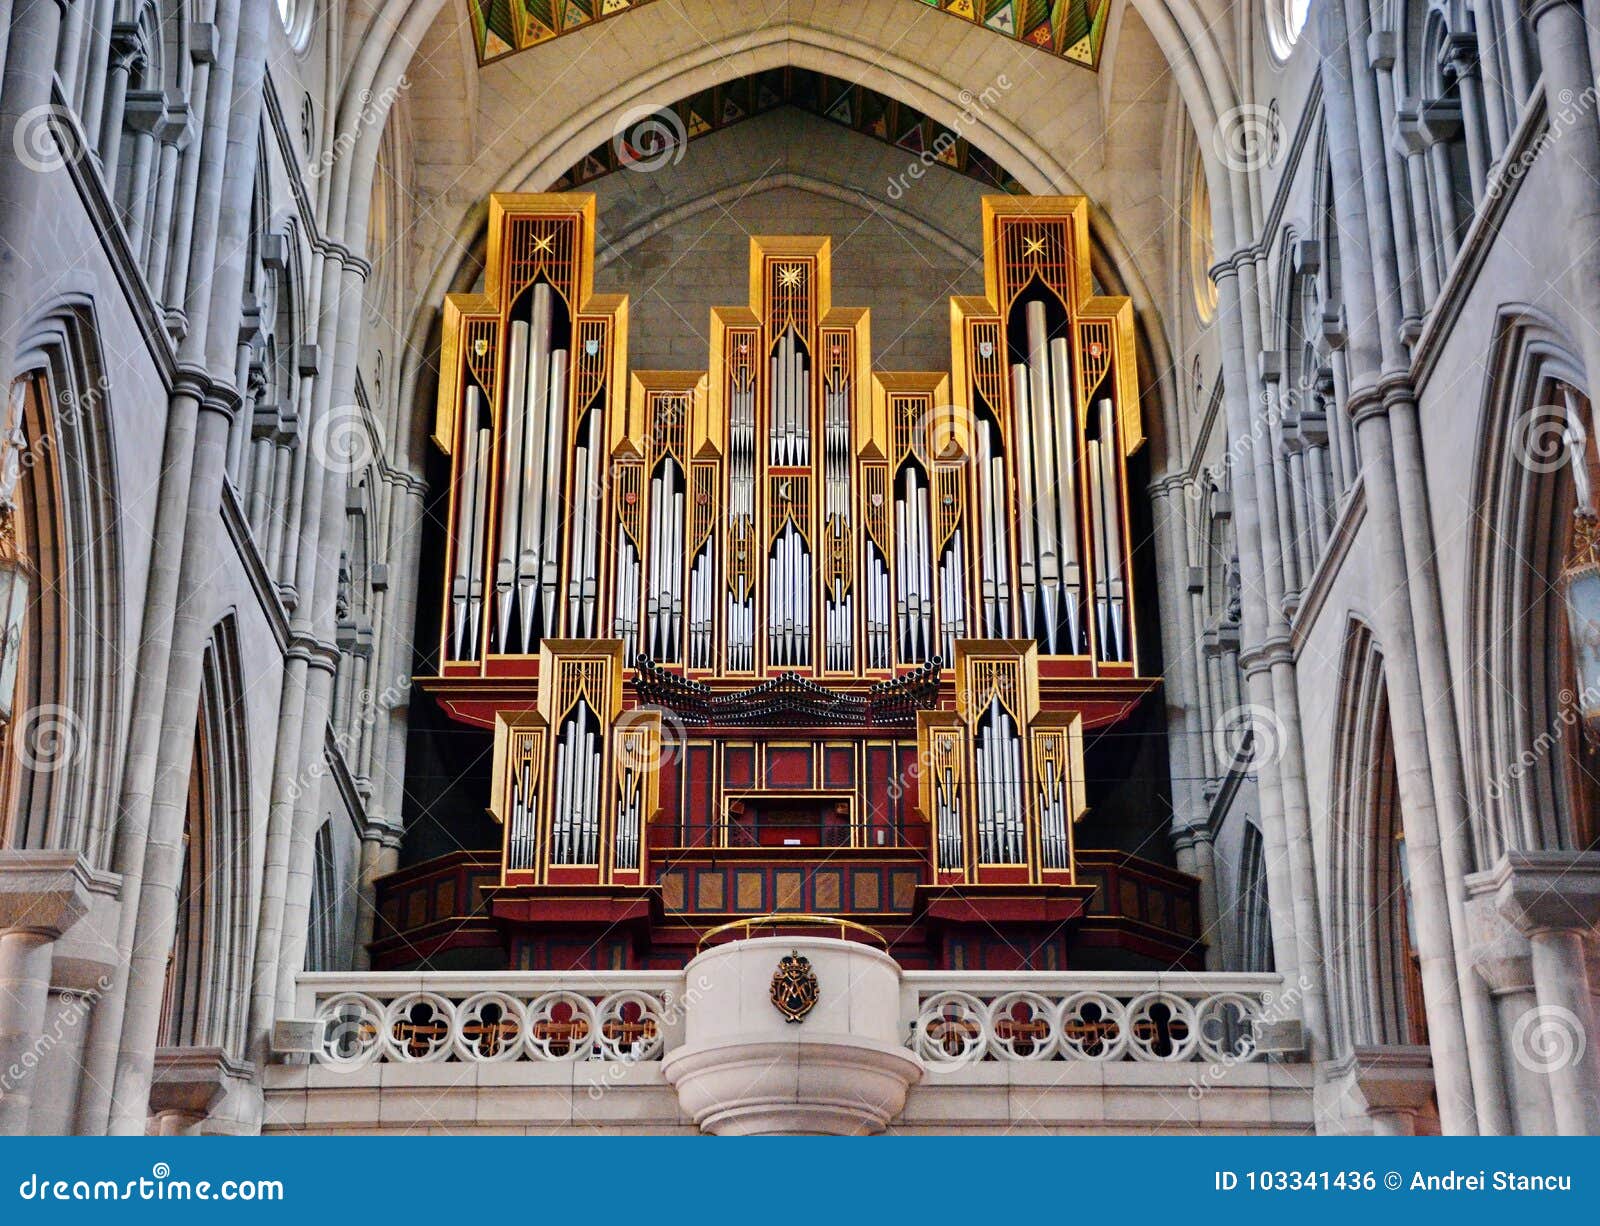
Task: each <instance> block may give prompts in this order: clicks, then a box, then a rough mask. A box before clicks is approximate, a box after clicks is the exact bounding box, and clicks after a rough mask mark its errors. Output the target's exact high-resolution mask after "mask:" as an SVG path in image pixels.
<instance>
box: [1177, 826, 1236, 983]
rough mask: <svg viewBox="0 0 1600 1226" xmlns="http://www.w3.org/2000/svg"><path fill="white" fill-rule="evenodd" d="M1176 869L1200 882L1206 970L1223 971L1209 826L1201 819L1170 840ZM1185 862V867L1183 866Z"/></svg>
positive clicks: (1212, 846) (1201, 924) (1201, 927)
mask: <svg viewBox="0 0 1600 1226" xmlns="http://www.w3.org/2000/svg"><path fill="white" fill-rule="evenodd" d="M1173 849H1174V850H1175V851H1176V852H1177V855H1178V867H1179V868H1180V869H1181V870H1182V871H1183V872H1186V873H1189V874H1191V875H1192V876H1194V877H1196V878H1198V879H1199V881H1200V891H1199V893H1200V917H1199V918H1200V938H1201V940H1203V941H1204V942H1205V943H1206V970H1208V971H1220V970H1224V969H1226V968H1225V963H1224V961H1223V957H1222V946H1221V925H1220V924H1219V922H1218V918H1217V913H1218V907H1217V861H1216V855H1215V850H1216V849H1215V847H1214V845H1213V835H1212V832H1211V827H1210V825H1209V824H1207V823H1206V822H1205V821H1204V820H1203V815H1202V816H1201V819H1200V820H1199V824H1196V825H1190V826H1186V827H1184V828H1183V829H1181V830H1180V831H1178V832H1177V833H1176V835H1175V836H1174V838H1173ZM1186 862H1187V867H1185V863H1186Z"/></svg>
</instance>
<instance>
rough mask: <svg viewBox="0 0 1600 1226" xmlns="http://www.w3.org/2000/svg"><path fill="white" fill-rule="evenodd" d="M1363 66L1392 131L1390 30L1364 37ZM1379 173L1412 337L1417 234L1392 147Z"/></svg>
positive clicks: (1418, 301) (1416, 319) (1417, 321)
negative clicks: (1383, 179)
mask: <svg viewBox="0 0 1600 1226" xmlns="http://www.w3.org/2000/svg"><path fill="white" fill-rule="evenodd" d="M1367 63H1368V64H1369V65H1370V66H1371V69H1372V73H1373V78H1374V80H1376V82H1377V85H1378V110H1379V120H1380V122H1381V123H1382V125H1383V128H1384V130H1386V131H1393V129H1394V122H1395V101H1394V31H1392V30H1382V31H1375V32H1374V33H1371V34H1369V35H1367ZM1383 170H1384V175H1385V176H1386V177H1387V179H1388V181H1389V220H1390V224H1391V225H1392V226H1393V228H1394V237H1395V255H1396V256H1397V258H1398V259H1399V264H1400V268H1399V272H1400V300H1401V307H1400V311H1401V315H1402V316H1403V317H1404V322H1403V324H1402V327H1404V328H1406V329H1407V331H1408V332H1409V333H1411V334H1412V335H1415V334H1416V333H1419V332H1421V331H1422V314H1423V308H1422V287H1421V285H1419V284H1418V271H1417V234H1416V219H1415V217H1414V216H1413V215H1412V214H1413V210H1412V209H1410V208H1408V207H1407V204H1408V203H1409V202H1408V199H1407V192H1406V164H1405V159H1404V157H1403V156H1402V155H1401V154H1400V153H1399V152H1398V151H1397V150H1396V149H1395V148H1394V147H1393V146H1392V145H1387V144H1386V145H1385V147H1384V150H1383Z"/></svg>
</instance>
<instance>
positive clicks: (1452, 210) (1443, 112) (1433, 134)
mask: <svg viewBox="0 0 1600 1226" xmlns="http://www.w3.org/2000/svg"><path fill="white" fill-rule="evenodd" d="M1418 122H1419V125H1420V128H1421V131H1422V138H1423V140H1424V141H1426V142H1427V144H1426V148H1427V153H1426V155H1425V156H1426V157H1427V159H1428V171H1429V174H1430V175H1431V177H1432V179H1433V214H1434V217H1433V221H1434V225H1435V227H1436V228H1437V230H1438V233H1439V281H1440V284H1441V285H1442V284H1443V283H1444V282H1445V281H1446V280H1448V279H1449V277H1450V269H1451V267H1452V266H1453V265H1454V264H1455V262H1456V252H1458V251H1460V250H1461V239H1462V237H1463V235H1464V234H1465V233H1466V227H1465V226H1463V225H1462V224H1461V221H1462V219H1461V217H1460V215H1459V214H1458V213H1457V211H1456V189H1455V171H1454V169H1453V168H1452V167H1451V165H1450V142H1451V141H1453V140H1454V139H1455V138H1456V137H1457V136H1458V135H1459V134H1460V132H1461V107H1460V106H1459V105H1457V104H1456V103H1454V102H1446V101H1443V100H1439V99H1436V100H1435V101H1433V102H1425V103H1423V104H1422V108H1421V110H1420V112H1419V113H1418Z"/></svg>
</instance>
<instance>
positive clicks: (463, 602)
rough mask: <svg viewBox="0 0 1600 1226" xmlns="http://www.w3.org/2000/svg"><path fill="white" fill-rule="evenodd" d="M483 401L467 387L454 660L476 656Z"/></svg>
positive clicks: (484, 490) (485, 442)
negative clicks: (480, 426) (480, 421)
mask: <svg viewBox="0 0 1600 1226" xmlns="http://www.w3.org/2000/svg"><path fill="white" fill-rule="evenodd" d="M482 399H483V398H482V395H481V393H480V392H479V390H478V389H477V388H476V387H469V388H468V389H467V413H466V428H465V429H464V430H463V431H462V437H463V443H462V473H461V486H460V489H459V490H458V491H457V504H456V554H455V571H454V574H453V575H452V576H451V584H450V608H451V616H452V617H453V618H454V621H455V625H454V627H453V634H452V636H451V642H452V645H453V654H454V658H455V659H457V660H471V659H475V658H476V657H477V654H478V624H479V619H480V618H481V617H482V615H483V531H484V525H483V512H484V506H485V504H486V503H487V501H488V492H489V448H490V445H491V443H490V440H491V439H492V438H493V434H492V432H491V431H489V430H485V429H481V428H479V426H478V424H477V423H478V422H479V420H480V413H481V405H482Z"/></svg>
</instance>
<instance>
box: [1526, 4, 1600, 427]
mask: <svg viewBox="0 0 1600 1226" xmlns="http://www.w3.org/2000/svg"><path fill="white" fill-rule="evenodd" d="M1528 20H1529V21H1530V22H1532V23H1533V27H1534V30H1535V32H1536V33H1537V35H1538V39H1539V58H1540V60H1541V61H1542V62H1543V65H1544V96H1545V99H1546V105H1547V106H1548V107H1549V108H1550V109H1551V110H1552V111H1553V110H1554V109H1555V108H1556V107H1557V106H1558V105H1565V106H1566V108H1567V109H1568V110H1569V111H1570V113H1571V115H1572V123H1571V126H1570V127H1568V128H1567V129H1566V130H1565V133H1564V134H1563V135H1562V137H1561V139H1559V140H1552V141H1549V142H1547V144H1546V146H1545V148H1544V150H1543V151H1542V153H1541V155H1540V156H1541V157H1545V158H1549V159H1550V161H1551V167H1552V169H1553V171H1554V173H1555V178H1556V185H1557V190H1559V192H1560V193H1561V250H1562V252H1563V253H1564V254H1565V256H1566V258H1567V260H1568V265H1567V284H1566V289H1565V293H1566V299H1567V301H1568V302H1569V303H1570V304H1571V308H1572V309H1571V311H1570V313H1569V317H1568V320H1567V322H1568V323H1569V325H1570V326H1571V328H1572V330H1573V331H1574V332H1575V333H1576V334H1577V340H1578V347H1579V350H1580V351H1581V352H1582V354H1583V365H1584V370H1585V373H1586V374H1587V375H1588V383H1589V386H1588V389H1587V390H1588V393H1589V395H1590V396H1591V397H1594V396H1595V395H1596V394H1597V390H1600V192H1596V191H1595V188H1594V185H1595V184H1596V183H1597V182H1600V119H1597V117H1596V115H1595V106H1594V105H1593V103H1592V101H1586V98H1587V97H1588V96H1590V95H1592V94H1593V91H1594V88H1595V84H1594V76H1593V71H1592V66H1591V65H1590V63H1589V52H1588V50H1587V43H1586V29H1585V25H1584V15H1583V8H1582V6H1581V5H1580V4H1578V3H1577V2H1576V0H1531V2H1530V3H1529V4H1528Z"/></svg>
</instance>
